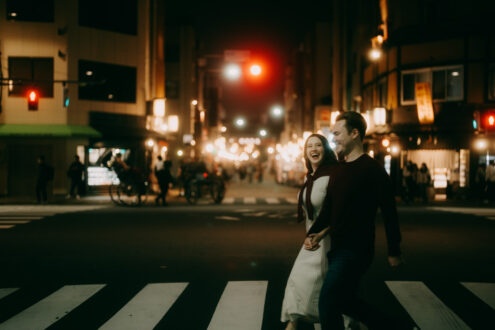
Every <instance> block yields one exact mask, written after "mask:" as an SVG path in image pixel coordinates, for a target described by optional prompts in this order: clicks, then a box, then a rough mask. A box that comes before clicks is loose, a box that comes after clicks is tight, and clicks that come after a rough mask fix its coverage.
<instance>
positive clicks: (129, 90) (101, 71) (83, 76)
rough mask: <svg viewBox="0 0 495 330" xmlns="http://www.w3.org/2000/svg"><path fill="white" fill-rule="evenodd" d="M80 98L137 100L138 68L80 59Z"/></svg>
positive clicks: (112, 100)
mask: <svg viewBox="0 0 495 330" xmlns="http://www.w3.org/2000/svg"><path fill="white" fill-rule="evenodd" d="M79 81H82V82H85V84H84V83H83V84H81V85H79V99H80V100H94V101H108V102H128V103H135V102H136V68H135V67H130V66H123V65H116V64H107V63H101V62H92V61H84V60H80V61H79Z"/></svg>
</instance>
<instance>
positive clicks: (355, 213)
mask: <svg viewBox="0 0 495 330" xmlns="http://www.w3.org/2000/svg"><path fill="white" fill-rule="evenodd" d="M365 132H366V121H365V120H364V118H363V117H362V116H361V115H360V114H359V113H357V112H343V113H341V114H340V115H339V116H338V117H337V119H336V122H335V125H334V127H333V128H332V133H333V136H334V142H335V145H336V146H335V153H336V154H337V156H338V160H337V156H336V155H335V153H334V152H333V151H332V149H330V146H329V143H328V141H327V139H326V138H325V137H323V136H321V135H319V134H313V135H311V136H310V137H309V138H308V139H307V140H306V142H305V145H304V158H305V161H306V167H307V170H308V174H307V177H306V181H305V183H304V186H303V187H302V189H301V191H300V192H299V203H298V220H299V221H303V220H305V222H306V232H307V235H306V239H305V241H304V244H303V246H302V248H301V250H300V252H299V254H298V256H297V258H296V261H295V262H294V266H293V268H292V271H291V273H290V276H289V279H288V281H287V287H286V290H285V296H284V300H283V304H282V317H281V320H282V322H288V323H287V328H286V330H288V329H290V330H293V329H297V326H298V323H299V322H308V323H318V322H319V323H320V324H321V327H322V329H323V330H327V329H331V330H340V329H345V328H347V329H355V328H359V322H361V323H363V324H365V325H366V326H367V327H368V329H394V330H397V329H406V328H412V326H410V325H404V324H400V323H401V322H398V321H397V320H395V321H394V320H392V319H391V318H389V317H387V316H385V315H384V314H382V313H381V312H380V311H378V310H376V309H375V308H374V307H372V306H370V305H368V304H367V303H365V302H364V301H363V300H361V299H360V298H359V297H358V294H357V291H358V287H359V282H360V280H361V278H362V276H363V275H364V274H365V272H366V271H367V269H368V268H369V267H370V265H371V262H372V259H373V255H374V243H375V216H376V212H377V209H378V207H379V208H380V209H381V212H382V217H383V221H384V225H385V232H386V237H387V242H388V255H389V257H388V261H389V263H390V265H391V266H392V267H397V266H399V265H400V264H401V263H402V258H401V251H400V242H401V234H400V230H399V223H398V217H397V209H396V205H395V198H394V194H393V187H392V182H391V180H390V177H389V176H388V175H387V173H386V172H385V170H384V168H383V166H381V165H380V164H379V163H378V162H377V161H376V160H374V159H373V158H371V157H370V156H368V155H367V154H365V153H364V150H363V138H364V136H365Z"/></svg>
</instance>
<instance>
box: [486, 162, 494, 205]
mask: <svg viewBox="0 0 495 330" xmlns="http://www.w3.org/2000/svg"><path fill="white" fill-rule="evenodd" d="M486 193H487V196H488V200H489V201H490V202H494V201H495V161H493V160H490V165H488V167H487V168H486Z"/></svg>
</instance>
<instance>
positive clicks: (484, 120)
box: [480, 110, 495, 131]
mask: <svg viewBox="0 0 495 330" xmlns="http://www.w3.org/2000/svg"><path fill="white" fill-rule="evenodd" d="M480 124H481V128H483V129H484V130H486V131H495V110H490V111H486V112H484V113H483V114H482V116H481V123H480Z"/></svg>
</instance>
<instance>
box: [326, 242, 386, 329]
mask: <svg viewBox="0 0 495 330" xmlns="http://www.w3.org/2000/svg"><path fill="white" fill-rule="evenodd" d="M327 257H328V271H327V274H326V276H325V281H324V282H323V287H322V289H321V294H320V300H319V306H318V307H319V312H320V321H321V328H322V330H327V329H331V330H340V329H342V330H343V329H344V322H343V318H342V314H345V315H349V316H350V317H352V318H354V319H357V320H359V321H361V322H363V323H364V324H366V325H367V326H368V328H369V329H384V326H386V325H387V321H386V320H385V319H384V317H383V316H382V315H381V313H380V312H378V311H377V310H375V309H374V308H373V307H371V306H369V305H367V304H366V303H365V302H364V301H362V300H361V299H359V298H358V295H357V291H358V287H359V282H360V280H361V277H362V276H363V275H364V273H365V272H366V270H367V269H368V267H369V266H370V264H371V261H372V259H373V257H372V255H371V254H368V255H363V254H359V253H357V252H354V251H350V250H341V249H335V250H332V251H330V252H328V255H327Z"/></svg>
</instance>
